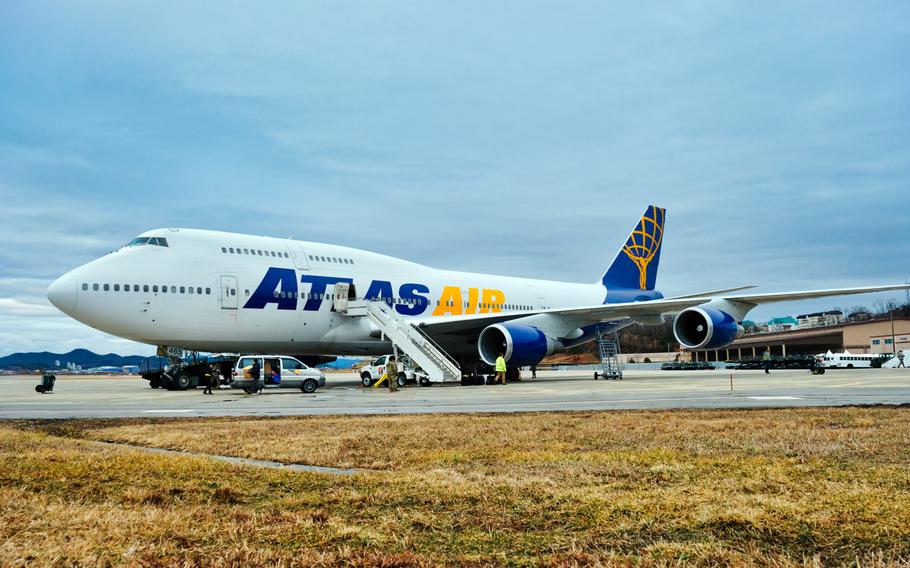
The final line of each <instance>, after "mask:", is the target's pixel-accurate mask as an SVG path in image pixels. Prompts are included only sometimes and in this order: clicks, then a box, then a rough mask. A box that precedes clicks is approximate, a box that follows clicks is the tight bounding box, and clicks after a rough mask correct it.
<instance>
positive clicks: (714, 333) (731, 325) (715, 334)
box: [673, 307, 745, 349]
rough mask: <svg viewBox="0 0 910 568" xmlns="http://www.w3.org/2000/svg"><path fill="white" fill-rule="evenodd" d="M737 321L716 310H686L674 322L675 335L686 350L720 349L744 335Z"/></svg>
mask: <svg viewBox="0 0 910 568" xmlns="http://www.w3.org/2000/svg"><path fill="white" fill-rule="evenodd" d="M744 331H745V330H744V329H743V327H742V326H741V325H739V324H738V323H737V322H736V319H735V318H734V317H733V316H731V315H730V314H728V313H727V312H722V311H720V310H718V309H716V308H711V307H703V308H702V307H695V308H686V309H685V310H683V311H681V312H679V313H678V314H677V315H676V319H674V320H673V335H675V336H676V340H677V341H679V344H680V345H682V346H683V347H685V348H686V349H718V348H720V347H724V346H726V345H729V344H730V343H732V342H733V341H734V340H735V339H736V338H737V337H739V336H741V335H742V334H743V333H744Z"/></svg>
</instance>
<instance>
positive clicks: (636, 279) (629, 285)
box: [602, 205, 667, 290]
mask: <svg viewBox="0 0 910 568" xmlns="http://www.w3.org/2000/svg"><path fill="white" fill-rule="evenodd" d="M666 218H667V210H666V209H662V208H660V207H657V206H655V205H651V206H649V207H648V208H647V209H646V210H645V213H644V215H642V216H641V219H639V221H638V223H637V224H636V225H635V228H634V229H632V233H631V234H630V235H629V238H628V240H627V241H626V244H624V245H623V247H622V249H620V251H619V253H618V254H617V255H616V258H615V259H614V260H613V264H611V265H610V267H609V268H607V271H606V272H605V273H604V275H603V279H602V282H603V285H604V286H605V287H606V288H607V289H611V288H623V289H630V290H653V289H654V286H655V284H656V282H657V266H658V265H659V264H660V248H661V245H663V242H664V222H665V221H666Z"/></svg>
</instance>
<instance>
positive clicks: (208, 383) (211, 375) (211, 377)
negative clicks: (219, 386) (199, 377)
mask: <svg viewBox="0 0 910 568" xmlns="http://www.w3.org/2000/svg"><path fill="white" fill-rule="evenodd" d="M214 384H215V371H209V372H208V373H206V374H205V390H204V391H202V394H212V386H213V385H214Z"/></svg>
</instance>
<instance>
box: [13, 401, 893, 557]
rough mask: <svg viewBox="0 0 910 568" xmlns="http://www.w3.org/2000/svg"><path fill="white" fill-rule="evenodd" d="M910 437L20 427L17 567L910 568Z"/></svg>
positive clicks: (177, 425) (335, 422) (373, 422)
mask: <svg viewBox="0 0 910 568" xmlns="http://www.w3.org/2000/svg"><path fill="white" fill-rule="evenodd" d="M92 440H99V441H114V442H123V443H130V444H136V445H141V446H149V447H160V448H172V449H183V450H191V451H195V452H203V453H211V454H219V455H230V456H241V457H251V458H259V459H268V460H276V461H281V462H288V463H304V464H310V465H323V466H331V467H345V468H350V467H354V468H364V469H368V470H371V471H366V472H363V473H360V474H357V475H354V476H336V475H327V474H317V473H300V472H292V471H282V470H270V469H262V468H255V467H248V466H238V465H231V464H225V463H222V462H218V461H214V460H211V459H208V458H199V457H185V456H165V455H157V454H149V453H147V452H142V451H139V450H130V449H124V448H121V447H111V446H104V445H99V444H96V443H94V442H92ZM908 440H910V409H907V408H840V409H838V408H834V409H792V410H789V409H788V410H738V411H713V410H705V411H699V410H686V411H660V412H648V411H634V412H602V413H533V414H516V415H411V416H395V417H315V418H283V419H236V418H231V419H199V420H189V419H183V420H180V419H177V420H164V419H156V420H122V421H112V420H111V421H56V422H6V423H0V543H2V544H0V565H2V566H10V565H12V566H15V565H61V566H63V565H66V566H69V565H90V566H106V565H136V566H158V565H165V566H193V565H198V564H202V565H214V566H260V565H261V566H266V565H268V566H273V565H278V566H314V565H337V564H349V565H358V566H412V565H423V566H434V565H439V564H454V565H518V566H521V565H530V566H538V565H539V566H599V565H627V564H636V565H676V564H688V563H695V564H701V565H717V564H727V565H729V564H735V565H747V564H753V565H774V566H787V565H803V564H810V565H831V564H857V565H861V566H876V565H880V566H881V565H893V564H904V565H906V564H908V563H910V443H908Z"/></svg>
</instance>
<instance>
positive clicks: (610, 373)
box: [594, 326, 622, 381]
mask: <svg viewBox="0 0 910 568" xmlns="http://www.w3.org/2000/svg"><path fill="white" fill-rule="evenodd" d="M595 341H596V342H597V351H598V353H600V369H601V372H600V373H598V372H596V371H595V373H594V380H595V381H596V380H597V379H598V378H603V379H604V380H606V379H618V380H622V360H621V355H622V353H621V352H620V350H619V337H618V336H617V335H616V332H613V333H609V332H604V331H602V330H601V329H600V326H598V328H597V336H596V339H595Z"/></svg>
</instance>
